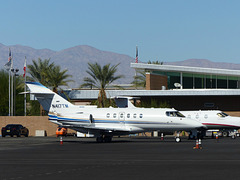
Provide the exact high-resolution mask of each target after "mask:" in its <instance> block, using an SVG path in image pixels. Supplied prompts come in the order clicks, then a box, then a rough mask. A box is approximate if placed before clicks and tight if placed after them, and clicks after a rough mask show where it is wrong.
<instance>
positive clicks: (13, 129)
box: [2, 124, 29, 137]
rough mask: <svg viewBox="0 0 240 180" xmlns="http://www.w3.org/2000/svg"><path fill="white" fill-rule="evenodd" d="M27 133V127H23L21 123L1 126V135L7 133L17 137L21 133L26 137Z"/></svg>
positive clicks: (3, 135)
mask: <svg viewBox="0 0 240 180" xmlns="http://www.w3.org/2000/svg"><path fill="white" fill-rule="evenodd" d="M28 134H29V131H28V128H26V127H23V126H22V125H21V124H8V125H7V126H5V127H3V128H2V137H5V136H7V135H10V136H11V137H13V136H14V135H16V136H17V137H20V136H21V135H24V136H25V137H28Z"/></svg>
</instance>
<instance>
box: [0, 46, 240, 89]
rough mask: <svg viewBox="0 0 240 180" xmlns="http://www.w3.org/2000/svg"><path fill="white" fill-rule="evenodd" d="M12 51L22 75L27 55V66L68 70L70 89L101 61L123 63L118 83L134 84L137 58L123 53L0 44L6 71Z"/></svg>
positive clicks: (197, 63) (203, 63) (200, 62)
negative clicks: (46, 63)
mask: <svg viewBox="0 0 240 180" xmlns="http://www.w3.org/2000/svg"><path fill="white" fill-rule="evenodd" d="M9 48H11V51H12V56H13V61H14V68H19V69H20V74H22V73H23V65H24V58H25V56H26V57H27V63H28V64H32V60H33V59H35V60H37V59H38V58H41V59H49V58H50V59H51V62H54V63H55V64H56V65H60V66H61V68H62V69H68V74H71V75H72V76H73V78H72V79H73V80H74V81H75V82H74V83H71V84H69V86H70V87H71V88H77V87H79V85H80V84H82V83H83V78H84V77H86V76H88V75H87V73H86V70H87V68H88V64H87V63H88V62H90V63H94V62H98V63H99V64H101V65H105V64H108V63H111V65H116V64H118V63H120V65H119V66H118V71H117V74H118V75H119V74H121V75H124V76H125V78H123V79H120V80H118V81H117V82H116V83H123V84H129V83H131V82H132V81H133V76H134V74H135V71H134V69H132V68H130V63H132V62H135V60H134V58H132V57H130V56H127V55H124V54H118V53H113V52H108V51H101V50H99V49H96V48H94V47H91V46H87V45H80V46H75V47H72V48H68V49H64V50H61V51H52V50H50V49H34V48H31V47H27V46H22V45H14V46H5V45H3V44H1V43H0V55H1V56H0V69H3V68H4V65H5V64H6V63H7V60H8V52H9ZM163 64H165V65H167V64H169V65H178V66H193V67H208V68H220V69H235V70H240V64H232V63H222V62H221V63H219V62H212V61H210V60H206V59H189V60H185V61H178V62H164V63H163Z"/></svg>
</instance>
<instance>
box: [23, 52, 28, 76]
mask: <svg viewBox="0 0 240 180" xmlns="http://www.w3.org/2000/svg"><path fill="white" fill-rule="evenodd" d="M26 69H27V60H26V57H25V63H24V67H23V71H24V73H23V77H25V75H26Z"/></svg>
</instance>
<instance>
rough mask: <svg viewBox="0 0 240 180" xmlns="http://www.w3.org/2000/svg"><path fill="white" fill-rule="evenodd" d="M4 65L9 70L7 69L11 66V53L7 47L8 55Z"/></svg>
mask: <svg viewBox="0 0 240 180" xmlns="http://www.w3.org/2000/svg"><path fill="white" fill-rule="evenodd" d="M4 67H5V68H6V69H7V70H8V71H9V69H10V68H11V67H12V53H11V49H10V48H9V56H8V62H7V63H6V64H5V65H4Z"/></svg>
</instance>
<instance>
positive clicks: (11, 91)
mask: <svg viewBox="0 0 240 180" xmlns="http://www.w3.org/2000/svg"><path fill="white" fill-rule="evenodd" d="M11 71H12V87H11V92H12V95H11V97H12V98H11V116H13V98H14V97H13V58H12V63H11Z"/></svg>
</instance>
